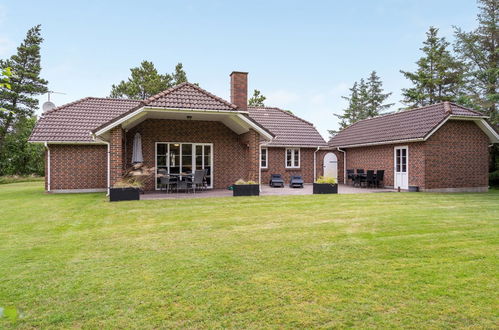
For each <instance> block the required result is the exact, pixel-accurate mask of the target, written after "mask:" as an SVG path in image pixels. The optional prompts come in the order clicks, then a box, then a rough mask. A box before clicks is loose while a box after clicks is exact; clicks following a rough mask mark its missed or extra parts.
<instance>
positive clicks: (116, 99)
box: [87, 96, 142, 102]
mask: <svg viewBox="0 0 499 330" xmlns="http://www.w3.org/2000/svg"><path fill="white" fill-rule="evenodd" d="M87 99H96V100H110V101H111V100H112V101H130V102H141V101H142V100H136V99H124V98H123V99H122V98H119V97H98V96H88V97H87Z"/></svg>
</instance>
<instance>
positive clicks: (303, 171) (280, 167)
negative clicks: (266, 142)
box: [262, 147, 322, 184]
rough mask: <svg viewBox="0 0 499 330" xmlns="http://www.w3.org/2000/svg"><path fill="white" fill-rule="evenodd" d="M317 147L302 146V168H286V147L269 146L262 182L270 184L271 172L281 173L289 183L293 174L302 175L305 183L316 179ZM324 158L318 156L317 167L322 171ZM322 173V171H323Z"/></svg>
mask: <svg viewBox="0 0 499 330" xmlns="http://www.w3.org/2000/svg"><path fill="white" fill-rule="evenodd" d="M315 150H316V149H315V148H300V168H286V166H285V165H286V164H285V159H286V148H278V147H269V148H268V156H267V157H268V158H267V165H268V168H267V169H262V184H268V183H269V181H270V176H271V174H281V175H282V177H283V179H284V182H285V183H286V184H288V183H289V181H290V179H291V176H292V175H301V176H302V178H303V181H305V183H312V182H313V181H314V151H315ZM321 164H322V159H321V157H318V158H317V168H318V169H320V171H322V165H321ZM321 173H322V172H321Z"/></svg>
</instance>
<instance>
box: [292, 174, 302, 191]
mask: <svg viewBox="0 0 499 330" xmlns="http://www.w3.org/2000/svg"><path fill="white" fill-rule="evenodd" d="M289 186H290V187H291V188H303V179H302V178H301V176H299V175H292V176H291V181H289Z"/></svg>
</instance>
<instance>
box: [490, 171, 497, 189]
mask: <svg viewBox="0 0 499 330" xmlns="http://www.w3.org/2000/svg"><path fill="white" fill-rule="evenodd" d="M489 184H490V185H491V186H499V170H497V171H494V172H490V173H489Z"/></svg>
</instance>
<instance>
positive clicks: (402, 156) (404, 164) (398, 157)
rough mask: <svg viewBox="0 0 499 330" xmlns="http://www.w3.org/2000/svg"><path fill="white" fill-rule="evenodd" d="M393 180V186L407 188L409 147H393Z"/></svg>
mask: <svg viewBox="0 0 499 330" xmlns="http://www.w3.org/2000/svg"><path fill="white" fill-rule="evenodd" d="M394 157H395V162H394V164H395V166H394V167H395V175H394V178H395V182H394V188H395V189H397V188H398V187H400V189H409V165H408V164H409V148H408V147H395V153H394Z"/></svg>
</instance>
